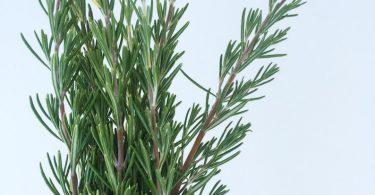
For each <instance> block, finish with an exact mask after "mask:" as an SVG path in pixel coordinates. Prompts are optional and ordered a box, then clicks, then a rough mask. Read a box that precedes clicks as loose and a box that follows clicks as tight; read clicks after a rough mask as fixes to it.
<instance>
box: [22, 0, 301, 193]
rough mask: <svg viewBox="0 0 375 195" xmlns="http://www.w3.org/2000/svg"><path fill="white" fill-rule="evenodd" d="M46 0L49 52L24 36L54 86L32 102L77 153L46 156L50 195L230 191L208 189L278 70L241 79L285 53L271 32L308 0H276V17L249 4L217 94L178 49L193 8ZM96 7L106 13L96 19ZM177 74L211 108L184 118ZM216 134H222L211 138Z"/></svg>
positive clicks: (42, 38) (41, 37) (129, 0)
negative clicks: (189, 70) (249, 109)
mask: <svg viewBox="0 0 375 195" xmlns="http://www.w3.org/2000/svg"><path fill="white" fill-rule="evenodd" d="M39 3H40V5H41V8H42V10H43V12H45V14H46V17H48V20H49V24H50V29H49V30H48V32H50V33H46V31H44V30H41V31H40V32H35V37H36V40H37V42H38V43H39V46H40V48H41V53H42V54H43V55H40V54H38V52H37V51H36V50H34V49H33V48H32V47H31V46H30V44H29V43H28V42H27V40H26V39H25V37H24V36H23V35H21V36H22V39H23V41H24V43H25V44H26V46H27V47H28V49H30V51H31V53H32V54H34V55H35V57H36V58H37V59H38V60H39V61H40V63H41V64H43V65H44V66H45V68H47V69H49V70H50V72H51V80H52V84H53V89H54V91H53V92H52V93H51V94H48V95H47V96H46V98H45V101H44V102H43V101H42V100H41V99H40V98H39V96H38V95H36V96H35V97H34V98H31V97H30V104H31V108H32V110H33V111H34V113H35V115H36V117H37V119H38V120H39V121H40V123H41V124H42V125H43V126H44V127H45V128H46V129H47V130H48V131H49V133H51V135H52V136H53V137H55V138H56V139H57V140H58V141H61V142H63V143H64V144H65V145H66V147H67V151H68V153H67V155H64V154H62V153H61V152H57V154H56V155H50V154H47V158H48V162H49V167H50V169H51V175H52V176H51V177H49V176H47V175H46V174H45V171H44V168H43V167H42V165H41V166H40V169H41V173H42V176H43V178H44V180H45V183H46V184H47V186H48V187H49V189H50V190H51V192H52V193H53V194H66V195H68V194H72V195H77V194H96V195H101V194H103V195H104V194H115V195H138V194H155V195H161V194H171V195H178V194H210V195H221V194H226V193H227V192H228V191H229V190H227V188H226V186H225V185H223V184H221V183H220V181H219V182H217V183H216V184H214V185H212V186H213V187H212V189H207V191H206V190H205V186H206V185H207V183H208V182H209V181H210V180H211V179H212V178H213V177H214V176H216V175H217V174H218V173H219V172H220V166H221V165H223V164H225V163H227V162H228V161H230V160H232V159H233V158H234V157H236V156H237V155H238V154H239V147H240V146H241V144H242V141H243V139H244V138H245V135H246V133H247V132H248V131H249V130H250V124H249V123H243V122H242V120H241V119H240V120H238V121H237V122H235V121H234V119H236V118H237V117H235V118H233V117H234V116H238V115H242V114H243V113H244V112H246V109H245V108H246V105H247V104H248V103H250V102H252V101H254V100H258V99H261V98H262V97H257V96H255V92H256V91H257V90H258V88H259V87H261V86H262V85H264V84H267V83H269V82H270V81H272V80H273V76H274V75H275V74H276V73H277V72H278V71H279V68H278V67H277V66H276V64H273V63H269V64H268V65H265V66H262V67H260V68H259V70H258V72H257V73H256V74H255V76H254V77H252V78H242V79H237V77H238V76H237V75H238V74H239V73H241V72H243V71H244V70H245V69H246V68H247V67H248V66H249V65H250V64H252V63H253V62H254V61H255V60H257V59H264V58H276V57H281V56H284V55H285V54H279V53H275V51H274V46H275V45H276V44H278V43H280V42H282V41H284V40H285V39H286V35H287V33H288V31H289V28H285V29H280V30H277V29H273V28H272V27H273V26H274V25H275V24H276V23H278V22H279V21H281V20H284V19H286V18H289V17H293V16H296V14H291V13H290V12H291V11H292V10H294V9H296V8H298V7H299V6H301V5H302V4H303V2H302V1H301V0H292V1H291V2H286V1H285V0H281V1H276V0H269V9H268V12H267V14H264V13H263V12H262V11H261V10H260V9H250V10H246V9H245V10H244V11H243V14H242V24H241V28H240V32H241V33H240V35H241V36H240V39H239V40H238V41H230V42H229V44H228V46H227V48H226V49H225V52H224V53H223V55H221V57H220V63H219V70H220V71H219V75H218V86H217V91H216V92H215V93H214V92H213V91H211V90H210V89H207V88H204V87H203V86H201V85H200V84H199V83H198V82H196V81H194V80H193V79H192V78H191V77H190V76H189V75H188V74H186V73H185V72H183V70H182V64H181V63H180V62H179V59H180V58H181V56H182V55H183V54H184V52H180V51H176V47H177V44H178V39H179V37H180V35H181V34H182V33H183V32H184V30H185V29H186V28H187V27H188V25H189V23H183V24H180V20H181V18H182V16H183V15H184V13H185V12H186V9H187V7H188V6H187V5H186V6H184V7H182V8H176V7H175V2H174V0H169V1H167V0H164V1H161V0H155V1H145V0H143V1H136V0H119V1H116V2H115V0H93V2H92V3H93V4H92V3H89V2H86V0H45V1H42V0H39ZM93 5H95V6H93ZM115 7H116V8H119V9H116V10H119V13H114V8H115ZM93 9H97V10H100V13H101V14H102V15H101V16H96V17H94V14H93ZM97 13H99V12H97ZM116 15H118V16H117V17H116ZM180 72H181V73H182V74H183V75H185V76H186V78H188V79H189V80H191V81H192V83H193V84H195V85H196V86H198V87H199V88H200V89H202V90H204V91H205V93H207V95H206V97H205V98H206V103H205V105H199V104H194V105H192V106H191V108H190V109H189V110H188V111H187V112H186V117H185V120H184V121H177V120H176V119H175V114H176V108H177V107H178V105H179V103H180V102H179V101H178V100H177V99H176V95H175V94H173V93H172V92H171V91H170V86H171V84H172V82H173V79H174V78H175V76H176V75H177V74H179V73H180ZM221 124H222V125H221ZM225 124H226V125H225ZM221 127H224V129H222V128H221ZM210 131H220V132H221V133H222V134H221V136H220V137H213V138H211V139H207V140H208V141H203V140H204V138H205V136H206V134H209V133H210Z"/></svg>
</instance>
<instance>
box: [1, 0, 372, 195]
mask: <svg viewBox="0 0 375 195" xmlns="http://www.w3.org/2000/svg"><path fill="white" fill-rule="evenodd" d="M179 1H180V2H179V3H178V4H179V5H182V4H183V3H184V2H186V0H179ZM267 2H268V1H266V0H231V1H229V0H227V1H224V0H202V1H191V4H190V8H189V10H188V12H187V14H186V16H185V18H186V19H188V20H190V21H191V26H190V27H189V29H188V30H187V31H186V33H185V34H184V35H183V36H182V39H181V42H180V43H181V44H180V47H179V48H180V49H183V50H186V51H187V53H186V55H185V57H184V58H183V59H182V62H183V63H184V69H185V70H186V72H188V73H189V74H191V75H192V76H193V77H194V78H195V79H196V80H198V81H200V82H202V83H203V85H205V86H207V87H212V88H214V89H216V85H217V76H216V75H217V67H218V59H219V55H220V54H221V53H222V52H223V51H224V48H225V46H226V44H227V42H228V41H229V40H230V39H238V37H239V26H240V16H241V11H242V8H244V7H262V8H266V6H267ZM374 6H375V3H373V1H370V0H367V1H366V0H357V1H349V0H341V1H339V0H331V1H326V0H310V1H309V2H308V4H307V5H305V6H304V7H303V8H301V9H300V10H298V13H300V16H299V17H297V18H293V19H291V20H289V21H287V22H284V23H283V24H281V26H292V27H293V28H292V30H291V32H290V34H289V40H287V42H285V43H283V44H282V45H281V46H280V47H279V51H282V52H287V53H288V54H289V55H288V56H287V57H286V58H283V59H276V60H275V61H276V62H277V63H278V64H279V65H280V66H281V72H280V73H279V74H278V75H277V79H276V80H275V82H273V83H272V84H270V85H268V86H267V87H265V88H263V89H262V90H261V93H260V94H266V95H267V98H266V99H263V100H261V101H258V102H254V103H252V104H251V105H250V106H249V107H248V108H249V109H250V111H249V112H248V113H247V114H245V116H244V117H245V119H246V120H248V121H251V122H252V124H253V130H254V132H252V133H250V134H249V135H248V137H247V139H246V142H245V144H244V146H243V147H242V154H241V155H240V156H239V157H238V158H236V159H235V160H234V161H232V162H230V163H229V164H227V165H226V166H225V167H224V170H223V172H222V174H221V175H220V177H219V178H220V179H222V180H223V182H224V183H225V184H227V185H228V186H229V187H230V189H231V192H230V193H229V194H233V195H373V194H375V184H374V182H375V120H374V116H375V115H374V114H375V101H374V100H375V88H374V83H375V78H374V76H373V75H374V72H375V67H374V64H375V63H374V62H375V59H374V57H373V56H374V54H375V34H374V30H375V12H374V11H373V9H374ZM0 24H1V27H0V67H1V69H0V73H1V74H0V89H1V94H0V131H1V134H0V155H1V156H0V194H2V195H3V194H4V195H24V194H40V195H43V194H50V192H49V191H48V189H47V187H46V186H45V184H44V183H43V181H42V179H41V176H40V173H39V167H38V166H39V165H38V163H39V162H40V161H42V162H45V159H46V155H45V154H46V152H52V153H55V152H56V151H57V150H59V149H62V148H63V146H62V145H60V144H59V143H58V142H57V141H56V140H55V139H53V138H52V137H51V136H50V135H49V134H48V133H47V131H45V130H44V129H43V128H42V126H41V125H40V124H39V123H38V122H37V120H36V118H35V117H34V116H33V114H32V112H31V110H30V108H29V105H28V96H29V95H34V94H35V93H40V94H41V95H42V97H43V96H44V95H45V94H46V93H48V92H51V91H52V88H51V84H50V78H49V76H50V75H49V72H48V71H47V70H46V69H45V68H43V67H42V66H41V65H40V64H39V63H38V61H37V60H36V59H34V58H33V56H32V55H31V54H30V53H29V52H28V51H27V49H26V48H25V47H24V46H23V44H22V42H21V39H20V36H19V33H20V32H24V33H25V34H26V36H27V37H28V38H29V39H30V40H32V38H33V34H32V32H33V30H34V29H37V30H39V29H41V28H45V29H47V24H48V21H47V18H46V17H45V16H44V15H43V13H42V11H41V9H40V8H39V5H38V2H37V1H36V0H34V1H29V0H21V1H10V0H9V1H6V0H0ZM31 42H32V43H35V42H34V41H31ZM254 70H255V69H254V67H253V68H250V69H248V70H247V73H248V74H251V72H252V71H254ZM245 76H246V75H245ZM173 91H174V92H176V93H177V94H178V98H179V99H180V100H183V101H186V103H184V104H183V105H182V107H181V111H183V110H184V109H185V108H186V107H187V106H189V105H190V104H191V103H192V102H199V101H202V100H203V99H204V93H202V92H201V91H199V90H198V89H196V88H195V87H194V86H192V85H191V83H189V82H188V81H187V80H186V79H184V78H183V77H181V76H180V77H178V78H177V80H176V83H175V84H174V86H173ZM183 114H184V113H183V112H180V113H179V115H180V116H182V115H183ZM217 131H220V129H217ZM212 135H213V134H212V133H211V134H209V135H208V137H210V136H212ZM45 165H46V164H45ZM219 178H218V179H219Z"/></svg>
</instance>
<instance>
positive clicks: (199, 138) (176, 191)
mask: <svg viewBox="0 0 375 195" xmlns="http://www.w3.org/2000/svg"><path fill="white" fill-rule="evenodd" d="M285 2H286V0H282V1H280V2H279V3H278V4H277V5H276V6H275V8H274V11H277V10H278V9H279V8H280V7H281V6H282V5H283V4H284V3H285ZM270 17H271V13H269V14H268V15H267V17H266V18H265V19H264V21H263V22H262V24H261V26H260V28H259V29H258V31H257V32H256V34H255V36H254V37H253V39H252V40H251V41H250V42H248V43H247V44H246V47H245V49H244V51H243V52H242V54H241V56H240V58H239V59H238V61H237V63H236V65H235V66H234V67H233V69H232V72H231V74H230V76H229V79H228V80H227V82H226V84H225V85H224V88H223V93H226V91H227V90H228V89H229V87H230V86H231V85H232V83H233V82H234V81H235V78H236V76H237V73H238V71H239V70H240V66H241V65H242V64H243V63H244V62H245V60H246V59H248V57H249V56H250V55H251V52H252V51H253V50H254V48H255V46H256V44H257V42H258V40H259V37H260V35H261V33H262V32H263V31H264V30H265V29H266V27H267V25H268V23H269V21H270ZM221 85H222V83H221V82H220V85H219V92H218V94H217V96H216V100H215V103H214V105H213V106H212V109H211V111H210V113H209V114H208V117H207V119H206V120H205V122H204V125H203V127H202V129H201V130H200V132H199V134H198V136H197V138H196V139H195V141H194V144H193V147H192V148H191V150H190V153H189V155H188V157H187V158H186V160H185V162H184V164H183V165H182V167H181V169H180V173H181V174H184V173H185V172H186V171H187V170H188V168H189V167H190V165H191V164H192V163H193V161H194V157H195V155H196V153H197V152H198V149H199V146H200V144H201V143H202V141H203V138H204V136H205V134H206V130H207V129H208V128H209V126H210V124H211V122H212V120H213V119H214V117H215V115H216V114H217V110H218V105H219V103H220V101H221V95H222V94H221V87H222V86H221ZM181 184H182V181H181V180H180V181H178V182H177V184H176V185H175V187H174V188H173V190H172V193H171V194H172V195H178V194H180V192H181V191H180V188H181Z"/></svg>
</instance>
